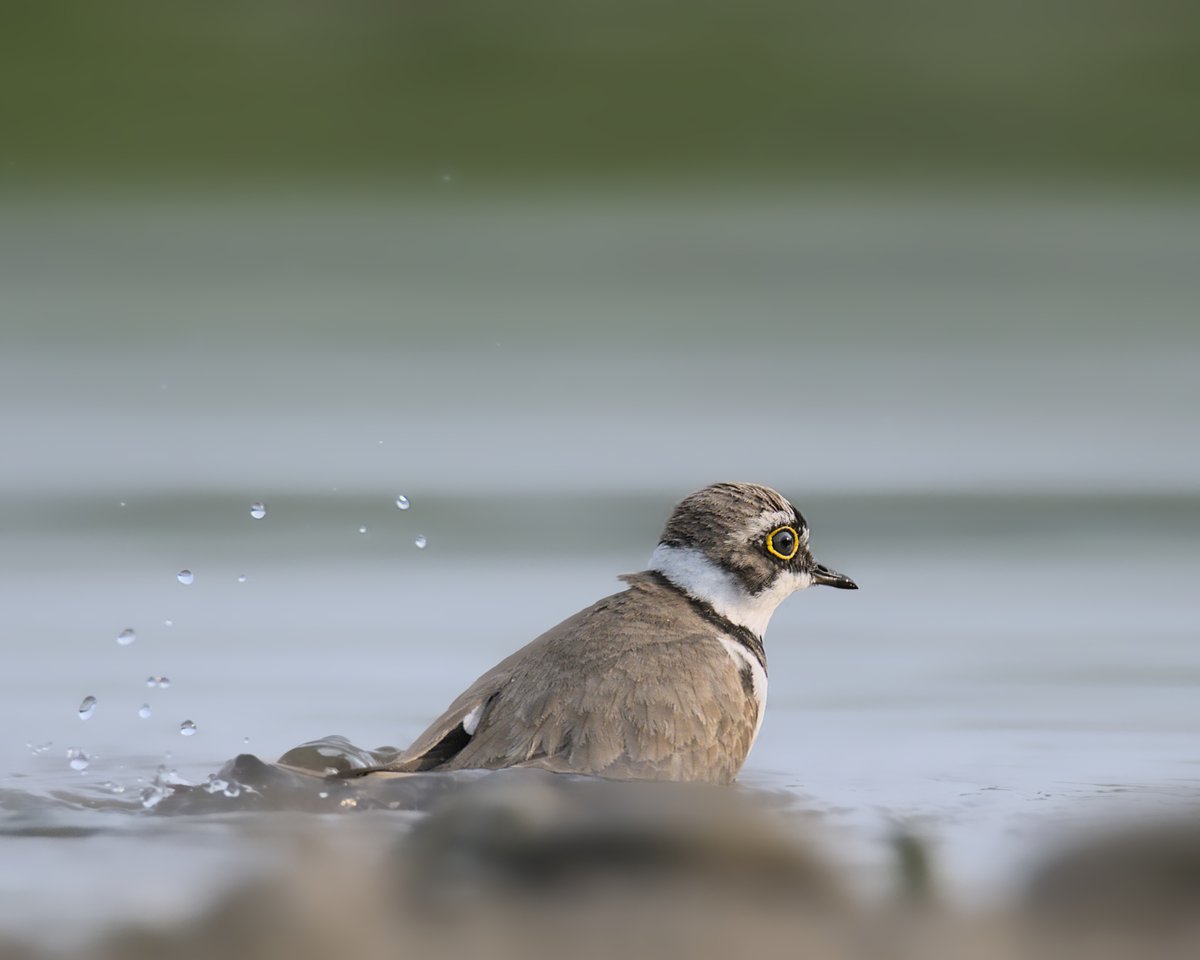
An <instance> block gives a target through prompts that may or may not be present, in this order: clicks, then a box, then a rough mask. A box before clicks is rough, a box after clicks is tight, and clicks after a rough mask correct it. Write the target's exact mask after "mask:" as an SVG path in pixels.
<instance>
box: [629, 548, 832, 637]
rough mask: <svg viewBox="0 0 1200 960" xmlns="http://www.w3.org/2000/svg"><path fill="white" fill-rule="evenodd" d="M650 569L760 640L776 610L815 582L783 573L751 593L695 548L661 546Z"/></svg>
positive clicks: (795, 574) (801, 575)
mask: <svg viewBox="0 0 1200 960" xmlns="http://www.w3.org/2000/svg"><path fill="white" fill-rule="evenodd" d="M650 569H651V570H654V571H656V572H658V573H661V574H662V575H663V576H664V577H666V578H667V579H668V580H670V581H671V583H673V584H675V586H677V587H678V588H679V589H680V590H682V591H683V592H684V593H686V594H688V595H689V596H692V597H695V598H696V599H697V600H703V601H704V602H705V603H707V604H708V605H709V606H711V607H712V608H713V609H714V610H716V611H717V613H719V614H720V615H721V616H723V617H725V619H727V620H730V621H732V622H733V623H736V624H737V625H738V626H741V627H745V628H746V629H747V630H749V631H750V632H751V633H753V634H754V635H755V636H757V637H759V638H761V637H762V636H763V634H764V633H766V632H767V624H768V623H770V621H771V614H773V613H774V612H775V608H776V607H777V606H779V605H780V604H781V603H782V602H783V601H784V600H786V599H787V598H788V597H789V596H791V594H793V593H795V592H796V591H797V590H803V589H804V588H805V587H807V586H808V585H809V584H811V583H812V577H810V576H809V575H808V574H807V573H791V572H790V571H781V572H780V574H779V576H777V577H776V578H775V582H774V583H772V584H771V586H769V587H767V589H765V590H763V591H762V592H761V593H757V594H748V593H746V591H745V590H744V589H742V585H741V584H740V583H738V582H737V580H736V579H735V578H734V577H733V576H732V575H731V574H729V573H727V572H726V571H725V570H722V569H721V568H720V567H719V566H717V565H716V564H715V563H713V562H712V561H711V560H710V559H708V557H706V556H705V555H704V554H703V553H702V552H701V551H699V550H697V549H695V548H694V547H671V546H668V545H667V544H665V543H660V544H659V545H658V546H657V547H656V548H655V550H654V553H653V554H652V555H651V557H650Z"/></svg>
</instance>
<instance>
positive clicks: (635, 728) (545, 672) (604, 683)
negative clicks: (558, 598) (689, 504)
mask: <svg viewBox="0 0 1200 960" xmlns="http://www.w3.org/2000/svg"><path fill="white" fill-rule="evenodd" d="M630 582H631V589H629V590H627V591H625V592H623V593H619V594H615V595H614V596H611V597H607V598H605V599H604V600H601V601H599V602H598V603H596V604H593V605H592V606H591V607H588V608H587V609H586V610H583V611H581V612H580V613H577V614H576V615H575V616H573V617H571V618H569V619H568V620H565V621H563V622H562V623H561V624H559V625H558V626H556V627H554V628H553V629H552V630H550V631H548V632H547V633H545V634H543V635H542V636H540V637H538V638H537V639H536V640H534V641H533V643H531V644H529V645H528V646H526V647H525V648H523V649H522V650H520V651H518V652H517V653H515V654H513V655H512V656H511V657H509V658H508V659H507V660H505V661H503V662H502V663H500V664H499V665H497V666H496V667H495V668H493V669H492V670H491V671H489V672H488V673H486V674H484V676H482V677H480V678H479V679H478V680H477V681H476V682H475V683H474V684H472V685H471V687H470V688H469V689H468V690H467V691H466V692H464V693H463V694H462V695H461V696H460V697H459V698H458V699H457V700H455V701H454V703H452V704H451V705H450V708H449V709H448V710H447V711H446V712H445V713H444V714H443V715H442V716H441V717H439V718H438V720H437V721H435V722H434V723H433V724H432V725H431V726H430V727H429V729H428V730H426V731H425V733H423V734H422V735H421V736H420V737H418V738H417V740H416V741H415V742H414V743H413V745H412V746H411V747H409V748H408V749H407V750H405V751H404V752H403V753H402V754H401V755H400V756H399V757H398V758H397V760H396V761H395V762H394V763H391V764H388V766H387V767H386V769H388V770H392V771H414V770H432V769H447V770H450V769H469V768H492V769H495V768H499V767H511V766H539V767H544V768H547V769H551V770H556V771H560V772H575V773H592V774H599V775H604V776H612V777H639V778H655V779H677V780H692V779H704V780H719V781H728V780H732V779H733V777H734V776H735V775H736V773H737V770H738V768H740V766H741V764H742V761H743V760H744V759H745V756H746V753H747V752H748V751H749V748H750V743H751V740H752V739H753V732H754V721H755V710H756V706H755V704H753V702H752V701H750V700H749V698H748V697H747V693H746V690H745V688H744V686H743V684H742V683H741V681H740V678H739V676H738V672H737V670H736V669H735V667H734V665H733V664H732V662H731V660H730V658H729V655H728V653H727V652H726V651H725V649H724V648H723V647H722V646H721V644H720V641H719V639H718V636H717V634H716V632H715V631H714V630H712V629H711V627H709V626H708V625H707V624H705V623H704V622H703V621H702V620H701V619H700V618H699V617H697V616H696V614H695V612H694V611H693V610H692V608H691V607H690V606H689V605H688V604H687V603H686V602H685V601H684V600H683V599H682V598H681V597H680V596H679V595H678V594H677V593H676V592H675V591H674V590H672V589H670V588H667V587H663V586H661V585H660V584H658V583H656V582H654V581H652V580H649V579H644V578H640V577H636V576H635V577H632V578H630ZM666 638H669V639H666ZM476 710H478V711H479V713H478V714H477V715H476V720H477V724H476V725H474V727H473V731H472V732H471V733H468V729H467V727H468V726H471V725H470V724H467V725H464V721H466V720H467V718H468V717H470V716H471V714H472V712H473V711H476Z"/></svg>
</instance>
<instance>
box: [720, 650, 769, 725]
mask: <svg viewBox="0 0 1200 960" xmlns="http://www.w3.org/2000/svg"><path fill="white" fill-rule="evenodd" d="M721 646H723V647H724V648H725V649H726V650H728V651H729V656H730V657H732V658H733V665H734V668H735V669H736V670H737V671H738V672H739V673H740V672H741V669H742V665H743V664H745V665H746V666H748V667H749V668H750V676H751V677H753V678H754V700H755V702H756V703H757V704H758V717H757V719H755V721H754V735H753V736H752V737H751V738H750V746H754V741H755V740H757V739H758V731H759V730H761V729H762V722H763V715H764V714H765V713H766V712H767V671H766V670H764V669H763V668H762V664H760V663H759V662H758V660H757V658H756V657H755V656H754V654H752V653H751V652H750V651H749V650H747V649H746V648H745V647H743V646H742V645H741V644H740V643H738V642H737V641H736V640H731V639H729V637H721Z"/></svg>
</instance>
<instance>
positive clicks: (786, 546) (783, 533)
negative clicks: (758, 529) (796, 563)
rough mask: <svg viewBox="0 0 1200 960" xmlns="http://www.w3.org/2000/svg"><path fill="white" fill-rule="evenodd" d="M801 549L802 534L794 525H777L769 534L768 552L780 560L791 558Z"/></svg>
mask: <svg viewBox="0 0 1200 960" xmlns="http://www.w3.org/2000/svg"><path fill="white" fill-rule="evenodd" d="M799 549H800V535H799V534H797V533H796V530H795V528H794V527H776V528H775V529H774V530H772V531H771V532H770V533H768V534H767V553H769V554H771V556H773V557H778V558H779V559H780V560H791V559H792V557H794V556H795V555H796V551H797V550H799Z"/></svg>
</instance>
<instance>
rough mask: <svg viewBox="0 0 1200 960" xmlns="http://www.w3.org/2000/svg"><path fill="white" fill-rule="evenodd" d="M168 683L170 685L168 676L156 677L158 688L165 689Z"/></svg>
mask: <svg viewBox="0 0 1200 960" xmlns="http://www.w3.org/2000/svg"><path fill="white" fill-rule="evenodd" d="M170 685H171V678H170V677H159V678H158V686H159V689H162V690H166V689H167V687H169V686H170Z"/></svg>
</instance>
